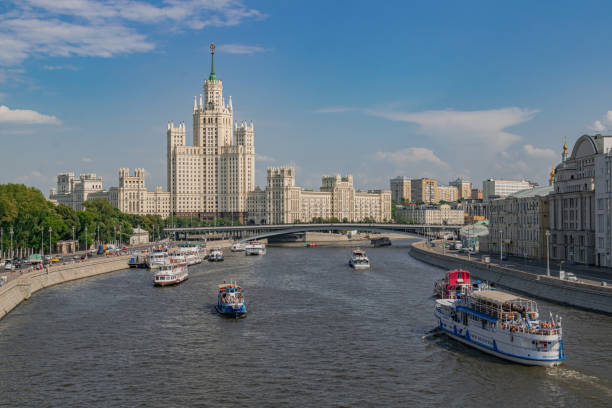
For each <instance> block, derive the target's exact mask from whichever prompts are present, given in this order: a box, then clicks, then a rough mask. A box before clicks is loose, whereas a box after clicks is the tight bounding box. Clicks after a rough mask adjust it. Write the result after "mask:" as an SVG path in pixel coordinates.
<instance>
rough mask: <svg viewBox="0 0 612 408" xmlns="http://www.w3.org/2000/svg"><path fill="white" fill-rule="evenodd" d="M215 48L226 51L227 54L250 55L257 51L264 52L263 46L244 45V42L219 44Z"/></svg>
mask: <svg viewBox="0 0 612 408" xmlns="http://www.w3.org/2000/svg"><path fill="white" fill-rule="evenodd" d="M217 50H218V51H220V52H226V53H228V54H248V55H252V54H255V53H258V52H264V51H265V49H264V48H263V47H260V46H257V45H244V44H221V45H218V46H217Z"/></svg>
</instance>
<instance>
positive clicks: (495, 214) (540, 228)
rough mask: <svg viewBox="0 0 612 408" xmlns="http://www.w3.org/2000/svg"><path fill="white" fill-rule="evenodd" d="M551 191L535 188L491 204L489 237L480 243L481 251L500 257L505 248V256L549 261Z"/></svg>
mask: <svg viewBox="0 0 612 408" xmlns="http://www.w3.org/2000/svg"><path fill="white" fill-rule="evenodd" d="M552 191H553V187H552V186H544V187H536V188H531V189H526V190H522V191H519V192H516V193H514V194H510V195H508V196H506V197H504V198H498V199H494V200H491V201H489V203H488V204H489V235H488V237H487V238H485V239H483V241H481V249H483V248H485V247H488V249H489V251H491V252H493V253H499V252H500V249H499V247H500V245H502V246H503V253H504V254H508V255H513V256H519V257H524V258H530V259H540V260H542V259H546V231H547V230H548V228H549V197H548V194H550V193H551V192H552ZM485 240H486V241H485Z"/></svg>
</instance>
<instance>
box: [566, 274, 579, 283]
mask: <svg viewBox="0 0 612 408" xmlns="http://www.w3.org/2000/svg"><path fill="white" fill-rule="evenodd" d="M565 280H566V281H572V282H578V277H577V276H576V275H575V274H574V273H573V272H565Z"/></svg>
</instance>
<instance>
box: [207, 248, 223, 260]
mask: <svg viewBox="0 0 612 408" xmlns="http://www.w3.org/2000/svg"><path fill="white" fill-rule="evenodd" d="M224 259H225V258H224V256H223V252H221V250H220V249H219V248H213V249H211V250H210V253H209V254H208V262H221V261H223V260H224Z"/></svg>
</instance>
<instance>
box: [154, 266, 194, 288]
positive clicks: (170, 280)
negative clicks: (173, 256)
mask: <svg viewBox="0 0 612 408" xmlns="http://www.w3.org/2000/svg"><path fill="white" fill-rule="evenodd" d="M187 278H189V271H188V268H187V265H185V264H184V263H168V264H166V265H163V266H162V267H160V269H159V271H157V273H156V274H155V278H154V279H153V284H154V285H155V286H170V285H177V284H179V283H181V282H183V281H186V280H187Z"/></svg>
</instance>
